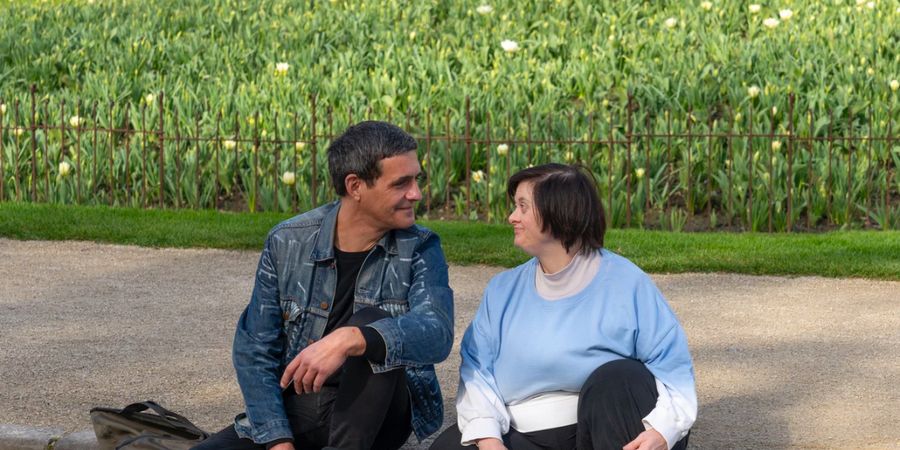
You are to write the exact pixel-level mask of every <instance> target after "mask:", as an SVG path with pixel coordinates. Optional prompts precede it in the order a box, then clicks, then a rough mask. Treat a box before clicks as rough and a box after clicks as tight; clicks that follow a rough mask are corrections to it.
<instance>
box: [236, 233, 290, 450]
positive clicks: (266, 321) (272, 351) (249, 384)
mask: <svg viewBox="0 0 900 450" xmlns="http://www.w3.org/2000/svg"><path fill="white" fill-rule="evenodd" d="M274 239H276V238H275V237H273V236H272V235H270V236H269V238H268V239H266V244H265V247H264V248H263V252H262V256H260V259H259V265H258V267H257V269H256V280H255V283H254V286H253V293H252V295H251V297H250V303H249V304H248V305H247V308H246V309H245V310H244V312H243V314H241V317H240V319H239V320H238V323H237V330H236V331H235V334H234V346H233V349H232V360H233V363H234V368H235V372H236V373H237V379H238V384H239V385H240V387H241V393H242V394H243V396H244V404H245V405H246V408H247V410H246V413H247V419H248V420H249V422H250V428H251V437H252V439H253V441H254V442H256V443H259V444H262V443H266V442H271V441H274V440H276V439H284V438H291V439H292V438H293V434H292V433H291V428H290V424H289V423H288V419H287V415H286V414H285V411H284V403H283V401H282V397H281V387H280V386H279V382H280V378H281V371H282V368H281V356H282V352H283V340H284V332H283V331H282V326H283V323H282V318H281V305H280V303H279V295H278V276H277V270H276V267H275V255H274V254H273V240H274Z"/></svg>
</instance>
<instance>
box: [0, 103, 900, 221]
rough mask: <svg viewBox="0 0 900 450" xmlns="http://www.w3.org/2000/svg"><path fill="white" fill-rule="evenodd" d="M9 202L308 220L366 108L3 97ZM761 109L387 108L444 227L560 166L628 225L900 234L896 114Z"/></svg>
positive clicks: (2, 197)
mask: <svg viewBox="0 0 900 450" xmlns="http://www.w3.org/2000/svg"><path fill="white" fill-rule="evenodd" d="M0 104H2V105H3V106H2V107H0V202H2V201H31V202H63V203H73V204H108V205H120V206H136V207H145V208H147V207H157V208H167V207H174V208H185V207H188V208H216V209H231V210H235V209H237V210H244V209H246V210H249V211H261V210H267V211H300V210H304V209H308V208H311V207H315V206H317V205H318V204H321V203H323V202H325V201H329V200H330V199H333V198H334V195H333V193H332V190H331V189H330V184H329V183H328V176H327V163H326V161H327V158H326V155H325V151H324V149H325V148H326V147H327V144H328V143H329V142H330V140H331V139H333V138H334V137H335V136H336V134H339V133H340V132H341V131H342V130H343V129H344V128H345V127H346V126H347V125H349V124H352V123H354V122H355V121H358V120H363V119H368V118H375V117H373V111H372V109H371V108H368V109H366V110H365V111H353V110H352V109H348V110H346V111H338V110H335V109H334V108H332V107H329V106H326V107H322V105H319V104H317V99H316V97H315V96H314V95H313V96H310V97H309V104H308V105H305V106H306V107H305V108H302V109H298V110H297V111H289V112H284V111H263V112H262V113H261V112H259V111H257V112H254V113H253V114H252V115H249V116H247V115H241V114H239V113H236V112H232V113H225V112H223V111H209V110H201V111H181V110H180V108H178V107H177V106H176V105H174V104H173V102H167V99H166V97H165V95H164V94H163V93H159V94H156V95H155V96H153V97H152V98H145V99H142V100H141V101H140V102H139V103H116V102H107V103H105V104H102V105H101V104H99V103H98V102H81V101H79V102H77V104H74V105H72V104H66V102H65V101H59V102H58V104H53V105H51V104H50V101H49V100H38V99H37V97H36V93H35V91H34V89H33V88H32V91H31V92H30V94H29V95H28V96H27V97H24V100H22V99H19V98H15V99H12V100H11V101H10V102H9V103H5V102H4V101H3V100H2V99H0ZM785 104H787V108H786V110H785V111H778V110H777V108H772V109H767V108H765V109H764V108H761V107H760V106H759V105H754V104H749V105H745V107H743V108H730V107H728V106H727V105H716V106H714V107H711V108H710V110H709V111H705V112H703V113H702V114H701V113H700V112H695V111H681V112H678V111H676V112H673V111H669V110H663V111H653V110H651V108H650V107H642V105H639V104H638V102H637V101H635V99H634V98H632V97H630V96H629V97H628V98H627V99H623V102H622V103H621V104H620V105H618V106H619V107H618V108H615V107H610V108H609V109H607V110H604V111H601V112H596V111H595V112H590V111H571V112H563V113H547V114H538V113H533V112H531V111H527V110H526V111H508V112H504V113H501V114H497V113H492V112H490V111H473V109H472V108H471V106H470V104H469V101H468V99H467V100H466V103H465V105H461V107H460V108H456V109H453V108H451V109H448V110H444V111H434V110H430V109H429V110H426V111H411V110H406V111H404V112H402V113H397V112H395V111H390V110H388V111H386V113H385V114H380V115H379V116H380V117H377V118H379V119H384V120H387V121H391V122H395V123H397V124H398V125H400V126H402V127H405V128H406V129H407V130H408V131H410V132H411V133H412V134H413V135H414V136H415V137H416V139H417V140H418V141H419V143H420V145H419V153H420V157H421V161H422V165H423V167H424V174H425V177H426V179H425V182H424V184H423V186H422V188H423V196H424V198H423V201H422V204H421V206H420V209H421V212H422V213H423V214H425V215H427V216H428V217H455V218H468V219H470V220H486V221H498V220H502V219H504V218H505V216H506V214H507V212H508V210H509V206H510V205H509V199H508V198H507V196H506V194H505V181H506V179H507V178H508V177H509V175H510V174H511V173H513V172H515V171H516V170H518V169H521V168H524V167H527V166H529V165H532V164H540V163H543V162H549V161H557V162H571V163H580V164H583V165H584V166H586V167H588V168H589V169H590V170H591V171H592V172H593V173H594V174H595V176H596V179H597V181H598V186H599V189H600V191H601V197H602V198H603V200H604V203H605V205H604V206H605V208H606V210H607V215H608V216H609V221H610V223H611V224H612V226H616V227H633V226H642V227H643V226H646V227H659V228H664V229H672V230H682V229H718V228H725V229H737V230H767V231H779V230H781V231H792V230H802V229H809V230H814V229H822V228H830V227H835V226H860V227H868V228H879V229H889V228H894V227H896V226H897V225H898V224H900V205H898V203H900V197H898V191H900V182H898V180H897V177H896V170H897V167H898V166H900V147H897V146H896V145H897V144H898V139H897V137H896V136H895V135H894V131H893V130H894V124H895V121H896V118H895V112H894V111H895V109H894V106H893V102H892V103H891V104H890V105H885V107H884V108H882V109H881V110H879V109H877V108H873V107H872V106H869V107H867V108H865V109H862V110H858V111H847V110H843V111H838V112H835V111H826V112H824V113H822V112H819V113H816V112H814V111H802V112H801V111H795V108H794V105H795V99H794V97H793V95H791V96H789V97H788V98H787V99H786V101H785Z"/></svg>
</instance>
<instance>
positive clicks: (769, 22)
mask: <svg viewBox="0 0 900 450" xmlns="http://www.w3.org/2000/svg"><path fill="white" fill-rule="evenodd" d="M780 23H781V21H779V20H778V19H776V18H774V17H769V18H768V19H766V20H763V25H765V26H766V28H769V29H772V28H775V27H777V26H778V24H780Z"/></svg>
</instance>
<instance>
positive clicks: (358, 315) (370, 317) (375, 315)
mask: <svg viewBox="0 0 900 450" xmlns="http://www.w3.org/2000/svg"><path fill="white" fill-rule="evenodd" d="M388 317H391V315H390V313H388V312H387V311H385V310H383V309H381V308H376V307H374V306H369V307H366V308H363V309H361V310H359V311H357V312H355V313H353V315H352V316H350V320H348V321H347V325H348V326H351V327H361V326H364V325H368V324H370V323H372V322H375V321H378V320H381V319H386V318H388Z"/></svg>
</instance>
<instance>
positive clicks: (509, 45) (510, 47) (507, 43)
mask: <svg viewBox="0 0 900 450" xmlns="http://www.w3.org/2000/svg"><path fill="white" fill-rule="evenodd" d="M500 46H501V47H503V51H504V52H507V53H512V52H517V51H519V43H518V42H516V41H511V40H509V39H504V40H503V41H502V42H500Z"/></svg>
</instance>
